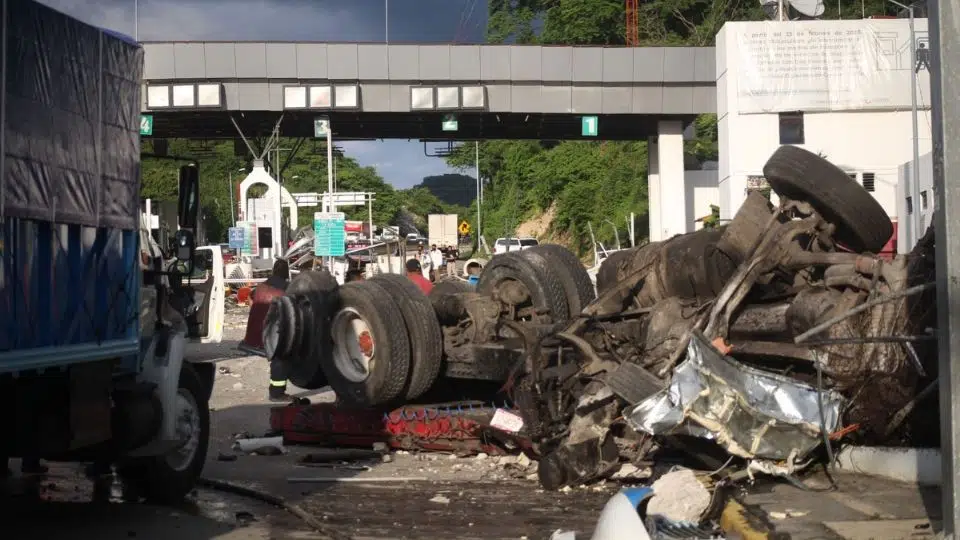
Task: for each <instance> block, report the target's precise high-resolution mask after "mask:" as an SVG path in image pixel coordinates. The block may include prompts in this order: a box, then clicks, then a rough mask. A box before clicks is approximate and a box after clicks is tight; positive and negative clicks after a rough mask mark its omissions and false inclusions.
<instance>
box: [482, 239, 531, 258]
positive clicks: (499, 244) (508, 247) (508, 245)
mask: <svg viewBox="0 0 960 540" xmlns="http://www.w3.org/2000/svg"><path fill="white" fill-rule="evenodd" d="M538 245H540V242H539V241H538V240H537V239H536V238H530V237H525V238H497V241H496V242H495V243H494V244H493V254H494V255H499V254H500V253H506V252H508V251H520V250H523V249H529V248H532V247H533V246H538Z"/></svg>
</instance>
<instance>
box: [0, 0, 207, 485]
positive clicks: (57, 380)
mask: <svg viewBox="0 0 960 540" xmlns="http://www.w3.org/2000/svg"><path fill="white" fill-rule="evenodd" d="M0 5H2V18H0V21H2V40H0V43H2V44H3V54H2V86H0V96H2V97H0V99H2V102H0V171H2V177H0V433H2V435H0V456H8V457H24V456H26V457H35V458H41V459H47V460H51V461H78V462H92V463H96V464H99V465H101V466H106V465H109V466H113V467H114V470H116V471H117V472H118V473H119V474H120V475H121V476H122V478H123V479H124V480H125V481H127V482H128V483H130V484H132V485H134V486H136V487H138V488H139V489H140V493H141V494H142V495H143V496H145V497H146V498H148V499H151V500H155V501H159V502H170V501H175V500H177V499H179V498H181V497H182V496H183V495H185V494H187V493H188V492H190V490H191V489H192V488H193V486H194V484H195V482H196V480H197V479H198V477H199V475H200V473H201V470H202V468H203V464H204V460H205V457H206V452H207V438H208V432H209V422H210V421H209V408H208V405H207V404H208V401H209V398H210V394H211V391H212V388H213V379H214V367H213V364H193V363H191V362H189V361H187V360H185V358H184V356H185V354H184V353H185V350H186V347H187V342H189V341H191V340H200V339H202V338H205V337H207V338H208V337H209V336H210V335H212V334H215V333H217V332H221V331H222V328H213V326H214V324H216V325H218V326H222V317H221V318H220V319H219V320H218V321H211V320H209V314H210V313H214V312H216V309H214V308H211V307H210V304H211V303H212V302H214V301H216V300H217V299H219V300H220V302H221V303H222V290H221V291H220V292H219V294H215V291H213V290H211V289H210V288H209V287H210V285H208V284H207V283H208V282H219V283H220V284H221V286H222V279H219V280H208V282H204V281H203V280H198V279H197V277H196V276H197V275H198V273H199V274H201V275H203V272H204V271H205V270H212V268H211V267H210V266H209V264H210V262H209V260H208V259H209V254H207V253H204V252H201V251H199V250H198V249H197V248H195V242H194V235H193V231H194V230H196V227H197V219H198V205H199V202H198V201H199V187H198V186H199V170H198V167H197V165H196V163H193V164H185V165H183V166H182V167H181V168H180V179H179V196H178V197H179V199H178V221H179V223H178V225H179V230H178V231H177V233H176V240H175V260H164V258H163V256H162V254H161V253H160V252H159V250H158V246H157V245H156V244H155V243H154V242H153V241H152V240H151V238H150V237H149V230H147V229H145V228H144V227H143V218H142V216H141V212H140V159H141V154H140V136H139V117H140V106H141V97H140V94H141V87H142V81H141V75H142V72H143V50H142V49H141V48H140V47H139V46H138V45H137V44H136V43H135V42H133V41H132V40H129V39H125V38H123V37H122V36H117V35H114V34H111V33H108V32H104V31H102V30H100V29H97V28H94V27H91V26H88V25H85V24H83V23H80V22H78V21H76V20H74V19H71V18H70V17H67V16H65V15H63V14H61V13H59V12H56V11H54V10H52V9H49V8H47V7H45V6H43V5H40V4H38V3H35V2H33V1H28V0H0ZM217 255H219V250H217ZM221 266H222V265H221ZM221 272H222V268H221ZM221 278H222V276H221ZM204 287H207V288H206V289H204ZM219 308H220V310H221V312H222V305H220V306H219Z"/></svg>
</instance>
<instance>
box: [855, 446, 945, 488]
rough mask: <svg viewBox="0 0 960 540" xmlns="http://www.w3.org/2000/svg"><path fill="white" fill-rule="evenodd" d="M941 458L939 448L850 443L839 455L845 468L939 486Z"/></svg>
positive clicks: (898, 479)
mask: <svg viewBox="0 0 960 540" xmlns="http://www.w3.org/2000/svg"><path fill="white" fill-rule="evenodd" d="M940 460H941V457H940V450H939V449H937V448H890V447H882V446H876V447H873V446H847V447H846V448H844V449H843V450H841V451H840V453H839V454H837V466H838V468H839V469H840V470H842V471H846V472H852V473H859V474H869V475H872V476H880V477H883V478H889V479H891V480H897V481H900V482H909V483H911V484H920V485H924V486H939V485H940V481H941V475H940V464H941V461H940Z"/></svg>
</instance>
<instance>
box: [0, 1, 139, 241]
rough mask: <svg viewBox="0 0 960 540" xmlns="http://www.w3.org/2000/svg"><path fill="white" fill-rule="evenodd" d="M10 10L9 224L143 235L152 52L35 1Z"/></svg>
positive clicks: (5, 184)
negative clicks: (144, 93)
mask: <svg viewBox="0 0 960 540" xmlns="http://www.w3.org/2000/svg"><path fill="white" fill-rule="evenodd" d="M0 5H2V9H3V10H4V11H5V12H6V16H5V17H4V23H3V39H4V40H5V42H6V55H5V57H4V58H3V68H2V70H3V73H2V76H3V82H4V84H5V91H4V94H3V104H2V115H0V124H2V128H3V134H4V137H3V139H2V142H0V145H2V148H0V150H2V152H0V156H2V157H0V159H2V168H3V181H2V183H0V217H16V218H25V219H36V220H41V221H51V222H57V223H66V224H78V225H86V226H91V227H109V228H118V229H127V230H133V229H136V228H137V226H138V223H137V215H138V213H139V212H138V201H139V187H140V186H139V182H140V179H139V177H140V174H139V168H140V135H139V118H140V80H141V75H142V70H143V50H142V49H141V48H140V47H139V46H138V45H136V44H135V43H133V42H132V41H127V40H124V39H121V38H118V37H116V35H115V34H108V33H106V32H104V31H102V30H100V29H97V28H94V27H92V26H89V25H86V24H83V23H81V22H79V21H76V20H74V19H71V18H69V17H67V16H66V15H63V14H61V13H59V12H57V11H54V10H52V9H50V8H47V7H45V6H42V5H40V4H37V3H34V2H29V1H25V0H0Z"/></svg>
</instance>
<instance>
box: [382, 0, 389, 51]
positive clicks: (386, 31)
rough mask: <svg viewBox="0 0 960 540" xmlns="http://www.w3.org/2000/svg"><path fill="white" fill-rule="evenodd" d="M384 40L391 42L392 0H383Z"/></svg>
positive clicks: (387, 42)
mask: <svg viewBox="0 0 960 540" xmlns="http://www.w3.org/2000/svg"><path fill="white" fill-rule="evenodd" d="M383 41H384V42H385V43H386V44H387V45H389V44H390V0H383Z"/></svg>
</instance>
